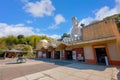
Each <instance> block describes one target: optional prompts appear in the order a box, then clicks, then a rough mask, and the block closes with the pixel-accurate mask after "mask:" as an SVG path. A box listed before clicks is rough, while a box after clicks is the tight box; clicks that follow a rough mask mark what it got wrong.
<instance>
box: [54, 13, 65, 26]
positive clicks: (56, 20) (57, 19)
mask: <svg viewBox="0 0 120 80" xmlns="http://www.w3.org/2000/svg"><path fill="white" fill-rule="evenodd" d="M54 20H55V23H56V24H57V25H59V24H60V23H63V22H65V18H64V17H63V16H62V15H61V14H58V15H56V16H55V18H54Z"/></svg>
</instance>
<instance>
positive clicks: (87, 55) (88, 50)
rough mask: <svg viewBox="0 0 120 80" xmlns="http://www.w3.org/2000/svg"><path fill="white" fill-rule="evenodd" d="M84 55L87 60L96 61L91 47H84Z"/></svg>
mask: <svg viewBox="0 0 120 80" xmlns="http://www.w3.org/2000/svg"><path fill="white" fill-rule="evenodd" d="M84 55H85V59H94V55H93V51H92V46H91V45H88V46H84Z"/></svg>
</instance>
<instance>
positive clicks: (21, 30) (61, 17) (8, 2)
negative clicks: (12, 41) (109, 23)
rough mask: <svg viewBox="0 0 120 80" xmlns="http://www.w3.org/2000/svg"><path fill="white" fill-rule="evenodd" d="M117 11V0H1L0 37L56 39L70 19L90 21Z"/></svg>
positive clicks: (67, 29) (119, 2) (119, 7)
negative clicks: (23, 36) (42, 36)
mask: <svg viewBox="0 0 120 80" xmlns="http://www.w3.org/2000/svg"><path fill="white" fill-rule="evenodd" d="M117 13H120V0H0V37H4V36H9V35H15V36H17V35H19V34H23V35H25V36H28V35H47V36H50V37H53V38H59V37H60V36H61V35H62V34H63V33H65V32H67V33H69V32H70V30H71V28H72V21H71V18H72V17H73V16H75V17H77V20H78V22H79V23H84V24H86V25H87V24H89V23H91V22H92V21H94V20H102V19H103V18H104V17H106V16H110V15H113V14H117Z"/></svg>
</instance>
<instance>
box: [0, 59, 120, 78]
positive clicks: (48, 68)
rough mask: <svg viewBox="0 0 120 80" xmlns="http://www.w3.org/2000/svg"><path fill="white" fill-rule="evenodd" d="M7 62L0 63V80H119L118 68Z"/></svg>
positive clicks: (44, 61) (80, 64)
mask: <svg viewBox="0 0 120 80" xmlns="http://www.w3.org/2000/svg"><path fill="white" fill-rule="evenodd" d="M8 61H9V60H6V61H4V60H3V61H1V62H0V80H120V77H119V76H120V72H119V67H112V66H109V67H108V66H102V65H91V64H85V63H81V62H74V61H62V60H52V59H41V60H27V63H22V64H10V61H9V62H8ZM12 61H13V62H14V60H12ZM12 61H11V62H12ZM3 62H4V63H3ZM5 63H7V64H5Z"/></svg>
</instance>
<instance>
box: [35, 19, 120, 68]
mask: <svg viewBox="0 0 120 80" xmlns="http://www.w3.org/2000/svg"><path fill="white" fill-rule="evenodd" d="M72 21H73V29H72V32H71V36H72V38H71V37H70V38H67V39H66V40H63V42H59V43H58V44H56V45H55V46H53V45H52V44H49V45H47V48H45V47H44V46H43V47H42V48H41V49H39V50H37V51H36V56H38V51H42V52H41V53H43V54H46V57H45V58H53V59H60V60H76V61H84V62H86V63H91V64H102V65H117V66H118V65H119V66H120V33H119V31H118V27H117V25H116V22H115V20H114V19H107V20H102V21H99V22H96V23H94V24H91V25H88V26H86V27H82V28H81V27H80V28H79V29H77V31H76V28H78V27H79V24H78V23H77V21H76V18H72ZM76 32H77V33H76ZM76 35H77V36H76ZM78 35H79V36H78ZM74 36H76V37H74ZM40 56H41V55H40ZM42 56H43V55H42ZM37 58H38V57H37Z"/></svg>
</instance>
